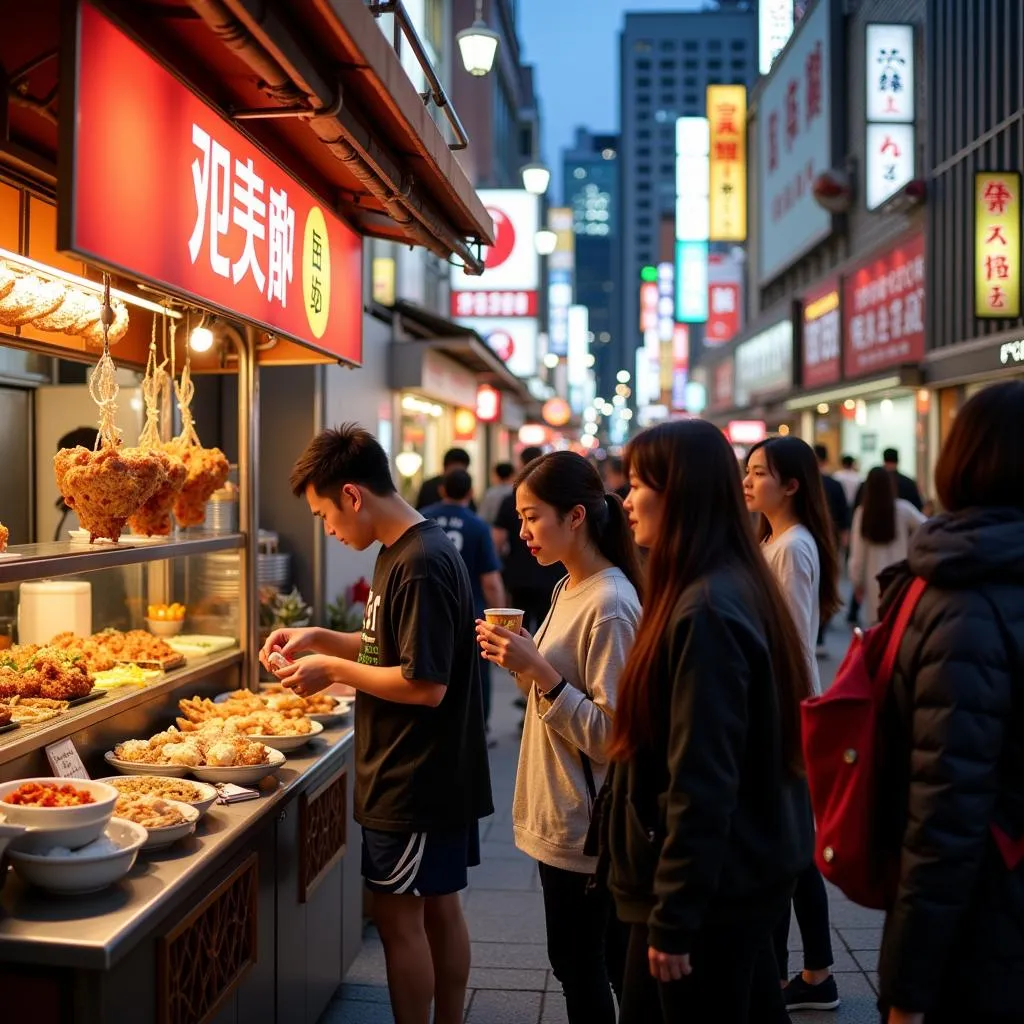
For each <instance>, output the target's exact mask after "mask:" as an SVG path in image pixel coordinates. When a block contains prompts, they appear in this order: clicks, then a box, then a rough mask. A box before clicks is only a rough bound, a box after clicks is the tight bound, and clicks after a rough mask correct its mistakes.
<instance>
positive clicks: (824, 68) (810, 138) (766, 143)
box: [757, 0, 841, 282]
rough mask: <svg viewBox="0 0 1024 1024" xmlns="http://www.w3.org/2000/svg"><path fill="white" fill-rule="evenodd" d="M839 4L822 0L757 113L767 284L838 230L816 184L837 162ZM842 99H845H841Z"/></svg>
mask: <svg viewBox="0 0 1024 1024" xmlns="http://www.w3.org/2000/svg"><path fill="white" fill-rule="evenodd" d="M833 7H834V4H833V2H832V0H819V2H818V3H817V4H816V5H815V7H814V9H813V10H812V11H811V13H810V14H809V15H807V17H805V18H804V19H803V21H802V22H801V23H800V25H799V27H798V28H797V35H796V36H795V37H794V38H793V40H792V42H791V43H790V44H789V47H788V48H787V50H786V52H785V53H784V54H783V55H782V57H780V58H779V60H778V61H777V62H776V63H775V66H774V67H773V68H772V73H771V77H770V78H769V79H768V81H767V82H766V83H765V86H764V89H763V90H762V92H761V97H760V100H759V102H758V110H757V168H758V170H757V173H758V208H759V217H760V237H761V253H760V261H759V264H760V266H759V269H760V273H761V281H762V282H767V281H769V280H771V279H772V278H774V277H777V276H778V275H779V274H780V273H781V272H782V271H783V270H785V269H786V268H787V267H788V266H790V265H791V264H792V263H794V262H795V261H796V260H798V259H799V258H800V257H801V256H803V255H804V253H806V252H807V251H808V250H810V249H811V248H813V247H814V246H815V245H817V244H818V243H819V242H820V241H822V239H824V238H827V237H828V235H829V234H830V233H831V231H832V215H831V214H830V213H829V212H828V211H827V210H824V209H823V208H822V207H821V206H819V205H818V203H817V201H816V200H815V198H814V195H813V192H812V186H813V185H814V180H815V178H817V176H818V175H819V174H821V173H822V172H823V171H826V170H828V169H829V168H830V167H831V166H832V163H833V160H832V97H833V95H836V93H835V91H834V90H833V89H832V62H833V54H832V48H831V40H832V27H833V26H832V14H833ZM838 95H840V96H841V93H839V94H838Z"/></svg>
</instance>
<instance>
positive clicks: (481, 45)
mask: <svg viewBox="0 0 1024 1024" xmlns="http://www.w3.org/2000/svg"><path fill="white" fill-rule="evenodd" d="M498 40H499V36H498V33H497V32H494V31H492V30H491V29H489V28H488V27H487V25H486V24H485V23H484V12H483V0H476V20H475V21H474V22H473V24H472V25H470V27H469V28H464V29H463V30H462V31H461V32H460V33H459V34H458V35H457V36H456V37H455V42H456V43H458V44H459V52H460V53H461V54H462V63H463V65H464V66H465V68H466V70H467V71H468V72H469V73H470V74H471V75H474V76H475V77H477V78H482V77H483V76H484V75H486V74H489V73H490V70H491V68H493V67H494V58H495V57H496V56H497V53H498Z"/></svg>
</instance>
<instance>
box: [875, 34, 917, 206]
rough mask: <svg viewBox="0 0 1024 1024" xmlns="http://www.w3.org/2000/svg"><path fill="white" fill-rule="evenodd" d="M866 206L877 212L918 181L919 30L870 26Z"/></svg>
mask: <svg viewBox="0 0 1024 1024" xmlns="http://www.w3.org/2000/svg"><path fill="white" fill-rule="evenodd" d="M866 31H867V34H866V42H865V56H866V60H867V73H866V75H865V82H866V86H867V97H866V103H867V106H866V110H867V146H866V149H867V169H866V175H865V177H866V181H865V184H864V202H865V204H866V206H867V208H868V209H869V210H876V209H878V207H879V206H881V205H882V204H883V203H884V202H885V201H886V200H887V199H891V198H892V197H893V196H894V195H896V193H897V192H899V191H900V190H901V189H902V188H903V187H904V186H905V185H907V184H908V183H909V182H910V181H912V180H913V178H914V157H915V148H916V145H915V138H914V135H915V132H914V116H915V114H914V27H913V26H912V25H868V26H867V30H866Z"/></svg>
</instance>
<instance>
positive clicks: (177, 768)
mask: <svg viewBox="0 0 1024 1024" xmlns="http://www.w3.org/2000/svg"><path fill="white" fill-rule="evenodd" d="M103 760H104V761H106V762H107V764H109V765H110V767H111V768H114V769H115V770H116V771H119V772H120V773H121V774H122V775H166V776H167V777H168V778H170V779H180V778H182V777H183V776H185V775H188V773H189V768H188V766H187V765H183V764H144V763H143V762H141V761H122V760H121V759H120V758H117V757H114V752H113V751H112V750H108V751H107V752H106V753H105V754H104V755H103Z"/></svg>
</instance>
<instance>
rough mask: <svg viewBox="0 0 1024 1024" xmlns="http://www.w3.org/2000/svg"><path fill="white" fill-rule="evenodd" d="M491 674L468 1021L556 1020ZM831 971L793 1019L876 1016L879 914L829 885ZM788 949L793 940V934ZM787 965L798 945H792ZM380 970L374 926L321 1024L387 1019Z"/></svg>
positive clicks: (834, 646)
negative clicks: (829, 1001) (825, 1006)
mask: <svg viewBox="0 0 1024 1024" xmlns="http://www.w3.org/2000/svg"><path fill="white" fill-rule="evenodd" d="M848 636H849V633H848V631H847V627H846V626H844V625H842V624H841V616H837V617H836V622H835V624H834V625H833V627H832V630H831V633H830V636H829V640H830V643H829V649H830V657H829V658H828V660H826V661H822V662H821V663H820V664H821V669H822V674H823V677H824V678H823V682H825V683H826V684H827V683H828V682H830V680H831V674H832V672H834V671H835V669H836V667H837V666H838V664H839V660H840V658H841V657H842V654H843V652H844V650H845V647H846V643H847V639H848ZM493 675H494V683H495V686H494V691H495V692H494V712H493V717H494V722H493V726H494V733H495V735H496V737H497V738H498V741H499V742H498V746H497V747H496V748H495V749H494V750H492V751H491V773H492V784H493V787H494V806H495V808H496V813H495V815H494V816H493V817H492V818H489V819H487V820H486V821H484V822H482V823H481V827H482V831H481V839H482V840H483V842H482V846H481V852H482V854H483V863H482V864H481V865H480V867H479V868H476V869H475V870H474V871H472V872H471V873H470V887H469V889H468V890H467V891H466V893H465V900H464V904H465V907H466V918H467V920H468V922H469V931H470V937H471V939H472V942H473V970H472V973H471V974H470V979H469V992H468V994H467V998H466V1021H467V1022H468V1024H563V1022H564V1021H565V1020H566V1017H565V1003H564V1002H563V999H562V995H561V992H560V991H559V987H558V983H557V982H556V981H555V980H554V978H553V977H552V975H551V971H550V970H549V969H548V961H547V952H546V950H545V946H544V912H543V907H542V904H541V893H540V882H539V879H538V877H537V867H536V864H535V863H534V862H533V861H532V860H530V859H529V858H528V857H526V856H524V855H523V854H521V853H520V852H519V851H518V850H516V848H515V846H514V845H513V843H512V824H511V811H512V790H513V786H514V785H515V774H516V763H517V759H518V756H519V734H518V729H517V725H518V721H519V712H518V711H517V710H516V709H514V708H512V706H511V701H512V698H513V697H514V696H515V685H514V684H513V682H512V680H511V679H510V678H509V677H508V676H506V675H505V674H504V673H502V672H500V671H495V672H494V673H493ZM831 906H832V930H833V947H834V952H835V957H836V964H835V971H836V980H837V982H838V984H839V994H840V997H841V998H842V1000H843V1005H842V1006H841V1007H840V1008H839V1010H838V1011H836V1012H831V1013H822V1012H807V1013H804V1012H801V1013H794V1014H793V1021H794V1024H877V1021H878V1012H877V1010H876V1009H875V984H876V979H875V964H876V961H877V958H878V947H879V944H880V942H881V935H882V915H881V914H879V913H876V912H875V911H870V910H864V909H862V908H860V907H857V906H854V905H853V904H852V903H850V902H849V901H848V900H846V899H845V898H844V897H843V896H842V895H840V894H839V893H838V892H832V893H831ZM791 946H792V949H793V950H794V951H795V950H797V949H799V948H800V939H799V935H798V934H794V936H793V939H792V942H791ZM791 959H792V963H793V970H794V971H795V970H796V969H797V968H798V967H799V962H798V961H799V954H797V953H796V952H793V953H792V954H791ZM392 1021H393V1017H392V1015H391V1011H390V1008H389V1006H388V992H387V982H386V979H385V973H384V952H383V949H382V948H381V944H380V940H379V939H378V938H377V936H376V933H375V932H374V930H373V929H372V928H371V929H369V930H368V931H367V934H366V936H365V942H364V946H363V950H362V952H361V954H360V956H359V958H358V959H357V960H356V962H355V964H354V965H353V966H352V969H351V970H350V971H349V973H348V977H347V978H346V981H345V984H344V985H342V986H341V988H340V989H339V990H338V992H337V994H336V996H335V999H334V1002H333V1003H332V1004H331V1006H330V1007H329V1008H328V1010H327V1011H326V1013H325V1014H324V1015H323V1017H322V1018H321V1020H320V1024H392Z"/></svg>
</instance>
